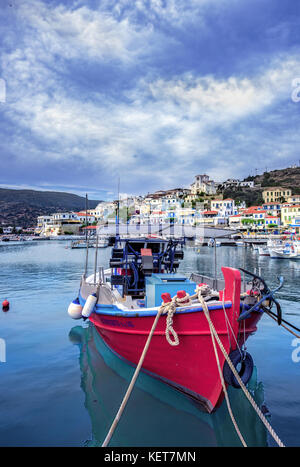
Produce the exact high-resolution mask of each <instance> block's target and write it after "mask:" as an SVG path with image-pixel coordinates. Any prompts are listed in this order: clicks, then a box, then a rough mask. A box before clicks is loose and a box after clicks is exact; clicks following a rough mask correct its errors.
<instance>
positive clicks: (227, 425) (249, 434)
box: [69, 325, 267, 446]
mask: <svg viewBox="0 0 300 467" xmlns="http://www.w3.org/2000/svg"><path fill="white" fill-rule="evenodd" d="M69 339H70V341H71V342H72V343H73V344H78V346H79V349H80V359H79V360H80V369H81V387H82V389H83V391H84V394H85V407H86V409H87V411H88V413H89V416H90V419H91V424H92V436H91V439H90V440H88V441H87V443H86V444H87V445H88V446H101V444H102V442H103V440H104V438H105V436H106V434H107V432H108V430H109V428H110V425H111V423H112V421H113V418H114V416H115V415H116V413H117V410H118V408H119V406H120V404H121V401H122V399H123V396H124V394H125V391H126V389H127V387H128V384H129V381H130V379H131V377H132V375H133V371H134V369H133V368H132V367H131V366H130V365H128V364H127V363H125V362H123V361H122V360H121V359H119V358H118V357H116V356H115V355H114V354H113V353H112V352H111V351H110V350H109V349H108V347H107V346H106V345H105V344H104V343H103V341H102V339H101V338H100V336H99V335H98V333H97V331H96V330H95V328H94V327H93V326H92V325H89V326H88V327H87V328H83V327H81V326H75V327H73V328H72V329H71V331H70V334H69ZM249 389H250V391H251V393H252V395H253V397H254V399H255V401H256V403H257V404H258V406H259V407H261V406H262V404H263V402H264V390H263V385H262V383H261V382H260V383H258V382H257V374H256V369H255V371H254V372H253V376H252V378H251V380H250V382H249ZM229 396H230V402H231V406H232V409H233V413H234V415H235V417H236V420H237V422H238V426H239V428H240V430H241V433H242V434H243V436H244V438H245V440H246V443H247V445H248V446H267V434H266V429H265V427H264V425H263V424H262V422H261V421H260V419H259V418H258V416H257V415H256V413H255V412H254V410H253V408H252V407H251V406H250V404H249V402H248V400H247V399H246V397H245V396H244V394H243V392H242V391H241V390H237V389H233V388H229ZM240 445H241V444H240V441H239V439H238V436H237V434H236V432H235V430H234V428H233V425H232V421H231V419H230V416H229V414H228V410H227V407H226V403H225V402H223V404H222V405H221V407H220V408H219V409H218V410H217V411H216V412H214V413H213V414H206V413H203V412H201V411H200V409H199V407H198V406H197V405H196V403H194V402H192V401H191V400H189V399H188V398H187V397H186V396H184V395H183V394H181V393H179V392H178V391H176V390H174V389H173V388H170V387H168V386H167V385H165V384H164V383H162V382H160V381H157V380H155V379H154V378H151V377H150V376H148V375H146V374H144V373H140V375H139V377H138V380H137V383H136V387H135V389H134V391H133V393H132V395H131V398H130V400H129V402H128V405H127V407H126V409H125V412H124V413H123V416H122V418H121V420H120V422H119V425H118V427H117V429H116V431H115V433H114V436H113V438H112V440H111V442H110V446H240Z"/></svg>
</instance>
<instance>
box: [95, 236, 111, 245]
mask: <svg viewBox="0 0 300 467" xmlns="http://www.w3.org/2000/svg"><path fill="white" fill-rule="evenodd" d="M108 244H109V241H108V238H106V237H102V238H98V247H99V248H106V247H107V246H108ZM95 246H96V245H95Z"/></svg>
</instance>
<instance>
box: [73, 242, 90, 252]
mask: <svg viewBox="0 0 300 467" xmlns="http://www.w3.org/2000/svg"><path fill="white" fill-rule="evenodd" d="M87 247H88V248H94V242H91V241H87V240H74V241H73V242H72V243H71V248H72V250H73V249H79V248H87Z"/></svg>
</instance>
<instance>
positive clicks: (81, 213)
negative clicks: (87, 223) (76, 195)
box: [74, 212, 95, 217]
mask: <svg viewBox="0 0 300 467" xmlns="http://www.w3.org/2000/svg"><path fill="white" fill-rule="evenodd" d="M74 214H77V216H84V217H85V216H87V217H95V216H93V214H86V213H85V212H75V213H74Z"/></svg>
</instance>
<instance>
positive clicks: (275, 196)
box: [262, 187, 292, 203]
mask: <svg viewBox="0 0 300 467" xmlns="http://www.w3.org/2000/svg"><path fill="white" fill-rule="evenodd" d="M291 194H292V190H290V189H289V188H280V187H272V188H266V189H265V190H264V191H263V192H262V197H263V200H264V202H265V203H274V202H275V203H276V202H279V203H280V202H284V201H287V199H288V197H289V196H291Z"/></svg>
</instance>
